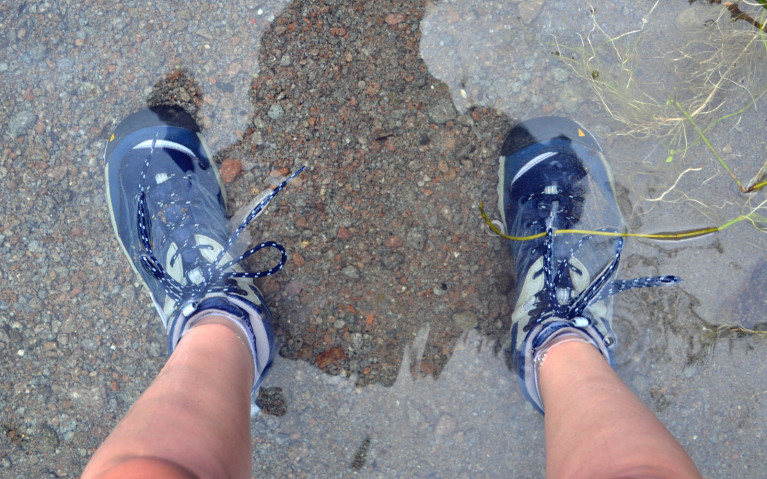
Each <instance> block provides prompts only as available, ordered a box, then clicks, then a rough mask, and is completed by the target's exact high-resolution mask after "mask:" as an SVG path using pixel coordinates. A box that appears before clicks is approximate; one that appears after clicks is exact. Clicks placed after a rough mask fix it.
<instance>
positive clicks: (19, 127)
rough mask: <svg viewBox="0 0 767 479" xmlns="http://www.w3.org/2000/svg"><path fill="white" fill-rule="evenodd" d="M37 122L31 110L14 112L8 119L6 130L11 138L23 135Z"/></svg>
mask: <svg viewBox="0 0 767 479" xmlns="http://www.w3.org/2000/svg"><path fill="white" fill-rule="evenodd" d="M35 123H37V116H36V115H35V114H34V113H32V112H31V111H21V112H19V113H16V114H15V115H13V116H12V117H11V119H10V120H9V121H8V132H9V133H10V134H11V136H12V137H13V138H16V137H18V136H21V135H24V134H26V133H27V131H28V130H29V129H30V128H32V127H33V126H34V125H35Z"/></svg>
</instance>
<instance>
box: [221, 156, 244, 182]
mask: <svg viewBox="0 0 767 479" xmlns="http://www.w3.org/2000/svg"><path fill="white" fill-rule="evenodd" d="M219 173H221V179H222V180H224V183H231V182H232V181H234V180H235V178H237V177H238V176H240V173H242V160H240V159H234V158H227V159H226V160H224V162H223V163H221V168H220V169H219Z"/></svg>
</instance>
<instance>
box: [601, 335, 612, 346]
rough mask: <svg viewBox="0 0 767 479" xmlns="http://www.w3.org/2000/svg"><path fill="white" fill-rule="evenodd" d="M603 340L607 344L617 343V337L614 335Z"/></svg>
mask: <svg viewBox="0 0 767 479" xmlns="http://www.w3.org/2000/svg"><path fill="white" fill-rule="evenodd" d="M603 341H604V343H605V346H612V345H613V344H615V338H613V337H612V336H605V339H604V340H603Z"/></svg>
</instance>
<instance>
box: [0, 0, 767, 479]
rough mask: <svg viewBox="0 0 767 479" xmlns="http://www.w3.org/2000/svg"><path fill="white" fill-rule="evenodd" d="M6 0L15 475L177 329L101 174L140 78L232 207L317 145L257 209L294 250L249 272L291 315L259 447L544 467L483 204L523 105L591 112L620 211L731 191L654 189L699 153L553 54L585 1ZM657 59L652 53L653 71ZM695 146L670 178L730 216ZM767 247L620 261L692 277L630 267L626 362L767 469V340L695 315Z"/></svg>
mask: <svg viewBox="0 0 767 479" xmlns="http://www.w3.org/2000/svg"><path fill="white" fill-rule="evenodd" d="M652 4H653V2H628V1H622V2H621V1H617V0H616V1H606V2H600V3H599V5H598V11H597V18H598V20H599V22H600V23H599V24H600V26H602V27H603V28H605V29H608V30H609V31H611V32H614V33H619V32H625V31H629V30H633V29H636V28H637V27H638V26H640V25H642V19H643V17H645V16H646V15H647V13H648V12H649V11H650V8H651V7H652ZM687 8H691V7H689V6H688V2H683V1H679V2H673V4H672V3H671V2H669V4H668V5H665V4H664V5H663V6H662V11H660V10H656V11H655V12H654V13H653V16H652V17H649V19H650V21H649V23H648V25H650V26H651V27H652V28H653V30H652V31H653V35H652V37H651V40H652V42H653V43H651V45H650V46H649V47H648V48H647V50H649V51H653V49H655V50H656V51H661V50H663V49H664V48H665V47H666V46H668V45H669V43H670V42H673V41H674V32H675V26H674V25H675V24H674V19H675V18H677V16H678V15H679V13H680V12H682V11H683V10H685V9H687ZM711 8H716V7H711ZM0 12H1V14H0V18H1V19H2V20H0V50H2V52H3V53H2V56H1V57H0V108H1V109H2V116H1V117H0V126H2V133H1V136H0V141H2V152H1V153H0V155H1V156H0V158H1V159H2V162H1V163H0V195H1V196H2V202H3V205H4V207H3V212H4V213H3V215H2V218H1V219H0V255H1V257H2V270H1V271H0V346H1V349H0V351H1V352H0V371H2V373H1V374H2V387H0V406H1V408H2V409H0V426H2V427H1V428H0V476H2V477H9V478H26V477H29V478H33V477H34V478H40V477H74V476H77V475H79V473H80V472H81V471H82V469H83V467H84V465H85V464H86V462H87V461H88V458H89V457H90V455H91V454H92V453H93V451H94V450H95V448H96V447H98V445H99V444H100V442H101V441H102V440H103V439H104V438H105V437H106V435H107V434H108V433H109V431H110V430H111V428H112V427H113V426H114V425H115V424H116V422H117V421H118V420H119V419H120V418H121V417H122V416H123V415H124V414H125V412H126V411H127V409H128V408H129V407H130V405H131V404H132V403H133V402H134V401H135V399H136V398H137V397H138V396H139V395H140V393H141V392H142V391H143V390H144V389H145V388H146V387H147V386H148V385H149V383H150V382H151V380H152V378H154V376H155V375H156V374H157V372H158V371H159V369H160V368H161V367H162V365H163V363H164V361H165V359H166V352H165V346H164V344H165V339H164V336H163V333H162V332H161V326H160V322H159V321H158V320H157V318H156V313H155V311H154V309H153V308H152V307H151V303H150V300H149V298H148V296H147V295H146V293H145V292H144V290H143V288H142V287H141V286H140V285H139V284H138V282H137V278H135V277H134V276H133V273H132V271H131V270H130V268H129V266H128V264H127V262H126V261H125V259H124V258H123V257H122V254H121V253H120V251H119V248H118V245H117V242H116V241H115V240H114V237H113V233H112V229H111V226H110V225H109V215H108V212H107V208H106V204H105V201H104V188H103V181H104V180H103V167H102V152H103V148H104V145H105V140H106V138H107V137H108V134H109V132H110V131H111V129H112V128H113V127H114V126H115V125H116V124H117V123H118V122H119V121H120V120H121V119H122V118H123V117H125V116H126V115H128V114H129V113H131V112H133V111H135V110H137V109H139V108H142V107H144V106H146V105H147V104H149V105H152V104H160V103H176V104H181V105H183V106H184V107H186V108H187V109H188V110H189V111H191V112H192V113H193V114H194V115H195V116H196V117H197V118H198V120H199V121H200V123H201V124H202V125H203V127H204V128H205V136H206V138H207V139H208V141H209V144H210V146H211V148H212V150H213V151H214V152H215V160H216V162H217V164H218V165H219V167H220V168H221V172H222V175H223V177H224V178H225V181H226V182H227V186H228V196H229V201H230V206H231V211H232V212H234V211H237V210H238V209H240V208H242V207H243V206H245V205H247V204H248V203H249V202H250V201H251V200H252V199H253V198H254V197H255V195H257V194H258V193H259V192H260V191H263V190H264V189H265V188H268V187H269V186H270V185H274V184H276V183H278V182H279V181H280V180H282V179H283V178H284V177H285V176H286V175H288V174H289V173H290V172H292V171H295V170H296V169H297V168H299V167H300V166H302V165H307V170H306V171H305V172H304V173H303V174H302V175H301V176H300V177H298V178H297V179H296V180H295V181H294V182H293V183H291V185H290V187H288V188H287V189H286V190H285V191H284V192H283V193H282V194H281V195H280V196H278V197H277V199H276V200H275V201H273V203H272V205H271V207H270V209H269V210H268V212H267V213H266V214H264V215H262V216H261V217H260V218H259V222H258V225H257V227H256V228H255V229H254V230H253V231H251V235H252V237H253V240H254V241H258V240H261V239H272V240H276V241H278V242H280V243H281V244H283V245H284V246H285V247H286V248H287V250H288V251H289V262H288V264H287V266H286V267H285V269H284V270H283V271H282V272H281V273H280V274H279V275H277V276H275V277H271V278H267V279H266V280H264V281H263V282H260V283H259V286H260V287H261V288H262V291H263V292H264V294H265V296H266V298H267V300H268V301H269V303H270V305H272V310H273V313H274V315H275V317H276V324H275V329H276V332H277V336H278V338H279V342H280V354H279V357H278V358H277V360H276V363H275V366H274V368H273V369H272V374H271V376H270V377H269V378H268V379H267V381H266V382H265V384H264V391H263V393H262V397H261V399H260V402H261V405H262V407H263V408H264V411H265V413H264V414H262V415H260V416H258V417H257V418H255V419H254V420H253V423H252V429H253V438H254V442H253V454H254V474H255V475H257V476H259V477H331V476H333V477H339V476H353V475H360V476H364V477H499V476H509V475H511V476H513V477H542V476H543V475H544V472H543V465H544V459H545V458H544V449H543V446H544V442H543V427H542V426H543V420H542V417H541V416H540V415H538V414H537V413H536V412H534V411H533V410H532V408H531V407H530V406H529V405H527V404H526V403H525V402H524V400H523V399H522V398H521V395H520V394H519V392H518V390H517V386H516V380H515V377H514V375H513V373H512V372H510V371H509V369H508V367H507V365H506V360H505V357H506V356H505V352H504V351H505V350H506V348H508V338H507V336H508V329H509V326H510V325H509V316H510V304H509V299H508V297H509V296H510V295H511V294H512V293H513V291H514V287H515V278H514V275H513V272H512V271H511V270H510V265H511V258H510V256H509V254H508V252H507V250H506V248H505V247H504V246H505V245H504V244H503V243H502V242H501V241H500V240H498V239H496V238H492V237H490V236H487V235H486V234H485V233H484V231H483V222H482V219H481V217H480V216H479V213H478V210H477V206H478V204H479V202H480V201H484V203H485V205H486V207H487V210H488V211H489V212H490V213H491V215H494V216H495V215H496V211H495V210H496V208H495V204H496V202H497V198H496V192H495V190H496V183H497V175H496V171H497V157H498V152H499V148H500V145H501V143H502V141H503V138H504V135H505V134H506V133H507V132H508V130H509V129H510V127H511V125H512V124H513V123H514V122H515V121H518V120H519V119H523V118H528V117H532V116H537V115H541V114H559V115H565V116H577V118H578V119H579V120H580V121H582V122H583V123H584V124H585V125H587V126H588V127H589V128H590V129H592V131H593V132H594V133H595V134H596V135H597V136H598V137H599V138H601V139H603V146H604V147H605V150H606V153H607V156H608V158H610V159H611V162H612V163H613V167H614V169H615V174H616V180H617V182H618V185H619V191H620V193H621V194H620V199H619V200H620V202H621V206H622V208H623V210H624V212H625V213H626V214H627V216H628V219H629V223H630V225H631V227H632V229H635V230H638V231H639V230H644V231H652V230H657V229H662V228H665V229H672V228H675V229H685V228H692V227H696V226H700V225H701V221H703V220H704V219H705V220H706V221H704V224H705V225H708V224H709V223H710V222H711V221H717V220H719V219H721V218H720V217H714V218H713V219H712V218H710V217H709V218H706V217H705V216H704V215H703V214H700V213H698V212H697V210H695V209H694V208H690V203H685V202H649V201H647V198H654V197H657V196H659V195H660V194H661V193H663V192H664V191H665V190H666V189H668V188H669V187H670V186H671V183H673V179H674V178H675V177H676V174H678V173H679V170H676V169H674V168H685V167H687V166H685V165H687V164H680V163H679V162H677V163H675V164H672V165H671V166H668V165H666V164H665V163H664V159H665V155H662V154H660V153H659V152H657V151H655V150H652V145H648V144H647V143H646V142H645V143H642V142H637V141H634V140H630V139H624V138H617V137H615V136H614V135H613V132H614V131H615V129H616V125H615V124H614V122H612V121H611V120H610V118H609V117H608V116H607V115H606V114H605V112H604V110H603V109H602V108H601V105H600V104H599V102H598V101H597V99H596V98H595V97H594V95H593V94H592V93H591V92H590V90H589V89H588V87H587V85H585V84H584V83H583V82H581V81H579V80H578V79H577V78H576V77H575V76H574V75H573V74H572V72H571V71H570V70H569V69H568V68H567V67H566V66H565V65H564V64H563V63H562V62H561V61H559V59H558V58H557V57H556V55H553V54H552V52H553V51H554V50H556V47H555V46H553V40H552V39H553V38H557V39H558V40H559V41H561V42H567V43H569V44H575V42H579V39H578V36H577V34H578V33H580V34H581V35H586V34H587V33H588V31H589V30H590V28H591V17H590V14H589V6H588V5H587V4H583V3H581V2H566V1H563V0H530V1H524V2H522V1H518V0H517V1H511V2H508V1H489V2H488V1H483V2H477V1H473V0H472V1H468V2H458V1H443V2H436V3H432V2H397V1H379V2H342V1H336V0H324V1H312V2H310V1H295V2H287V1H266V2H263V3H255V2H244V1H227V2H224V1H214V2H201V1H190V2H167V1H160V2H144V1H125V2H120V3H117V4H107V3H104V2H100V1H96V0H94V1H86V2H71V1H61V2H50V1H26V2H5V3H3V4H2V5H0ZM708 14H709V13H707V12H704V15H708ZM648 28H649V27H648ZM654 66H655V67H657V68H653V69H652V70H650V71H648V72H645V74H647V75H658V76H659V77H662V76H664V75H665V74H664V73H663V72H664V70H663V68H664V65H663V64H662V63H658V64H657V65H654ZM754 118H755V119H752V120H753V121H750V122H748V121H747V122H744V124H743V125H739V126H738V128H737V129H736V128H733V129H730V130H727V131H721V132H720V133H719V134H717V133H712V135H711V136H712V139H713V141H714V142H717V144H726V145H730V151H733V150H734V153H733V158H738V161H741V163H738V165H739V166H740V167H742V168H743V170H744V171H755V170H756V169H758V168H759V166H760V164H761V160H759V158H763V157H764V153H765V147H764V123H763V118H761V117H758V115H756V116H755V117H754ZM661 153H662V152H661ZM688 158H691V159H689V160H687V161H690V162H691V164H690V165H688V166H695V167H700V168H701V169H702V170H701V171H700V172H699V173H697V174H698V176H695V177H685V182H686V183H685V182H682V183H681V184H680V186H684V187H685V188H688V189H689V190H690V191H692V192H694V193H695V195H697V196H696V198H700V197H703V198H705V199H706V201H707V202H709V203H710V204H716V205H720V206H721V208H720V209H721V210H722V211H725V212H724V213H722V214H723V215H725V216H726V215H727V214H729V212H730V211H736V210H737V209H738V208H741V207H742V206H743V201H742V200H741V199H740V198H741V197H740V196H738V195H739V193H737V191H735V190H734V188H733V187H732V184H731V180H729V178H728V177H727V176H726V175H725V174H724V173H723V172H722V171H721V168H720V167H718V166H717V165H716V163H715V161H714V160H713V159H712V158H710V156H708V155H707V150H705V149H704V148H700V149H698V150H694V151H693V153H691V154H690V155H689V157H688ZM663 168H669V170H668V171H664V170H663ZM672 173H673V174H672ZM704 180H705V181H704ZM701 185H703V186H705V189H704V188H703V186H701ZM701 195H702V196H701ZM757 195H761V196H755V197H754V198H753V201H754V203H758V202H760V201H763V199H764V193H758V194H757ZM728 208H729V209H728ZM736 214H740V212H738V213H736ZM765 249H767V243H766V242H765V239H764V235H763V234H761V233H758V232H756V231H755V230H754V229H753V228H749V227H747V226H741V225H739V226H737V227H733V228H732V229H730V230H727V231H726V232H724V233H721V234H719V235H717V236H712V237H707V238H702V239H699V240H695V241H688V242H683V243H659V242H650V241H640V240H637V241H629V242H627V246H626V248H625V249H624V263H623V264H624V268H623V272H622V276H624V277H634V276H641V275H646V274H667V273H674V274H678V275H680V276H682V277H684V279H685V282H684V283H683V284H682V285H681V286H680V287H677V288H673V289H657V290H646V291H638V292H628V293H624V294H622V295H621V296H619V299H617V301H616V312H615V328H616V330H617V331H618V333H619V338H620V339H621V341H622V345H623V346H622V349H621V351H620V353H619V358H618V359H619V367H618V369H619V372H620V373H621V374H622V376H623V377H624V378H626V380H627V382H628V383H629V385H630V386H631V387H632V388H633V389H634V390H635V391H636V392H637V393H638V394H639V396H640V397H641V398H642V399H643V400H644V401H645V402H646V403H647V404H649V405H650V407H651V408H652V409H653V410H654V411H655V412H656V413H657V414H658V415H659V417H660V418H661V419H662V420H663V421H664V423H665V424H667V425H668V427H669V429H670V430H671V432H672V433H673V434H674V435H675V436H676V437H677V438H678V439H679V440H680V442H681V443H682V444H683V445H684V446H685V447H686V449H687V450H688V451H689V452H690V454H691V455H692V457H693V459H694V460H695V462H696V463H697V464H698V466H699V467H700V469H701V471H702V473H703V475H704V476H705V477H765V476H767V466H765V465H766V464H767V458H765V453H764V451H765V447H764V446H765V439H764V437H763V435H764V427H763V424H764V423H765V421H766V420H767V417H765V416H767V408H765V404H766V403H765V401H767V381H765V379H767V371H766V370H765V364H767V361H765V360H764V359H765V348H766V347H767V344H765V342H764V340H761V339H759V338H754V337H747V338H733V339H727V340H718V341H711V340H707V339H706V337H705V336H704V334H703V332H704V331H703V326H704V324H705V323H715V324H720V323H739V322H741V321H742V323H743V324H744V325H746V326H748V327H754V325H758V323H760V322H763V320H762V319H760V316H761V311H762V310H763V308H764V306H765V301H766V300H767V296H765V292H764V291H765V290H764V281H765V279H764V274H763V272H762V270H763V269H764V264H765V263H764V261H765V260H764V259H763V258H764V251H765ZM272 259H273V258H270V257H266V258H263V259H262V261H264V262H265V263H264V264H270V263H269V262H270V260H272ZM258 264H259V263H258V261H255V262H254V263H253V264H252V267H254V268H257V267H258ZM746 318H748V319H746Z"/></svg>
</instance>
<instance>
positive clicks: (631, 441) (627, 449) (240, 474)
mask: <svg viewBox="0 0 767 479" xmlns="http://www.w3.org/2000/svg"><path fill="white" fill-rule="evenodd" d="M243 341H244V338H243V337H242V333H241V332H239V331H238V330H237V328H235V327H233V326H231V325H229V324H228V323H227V321H226V320H225V319H216V318H212V319H206V320H204V321H201V322H200V324H198V325H196V326H195V327H194V328H192V329H191V330H190V331H189V333H187V334H186V335H185V336H184V338H183V340H182V341H181V342H180V343H179V345H178V347H177V349H176V351H175V352H174V354H173V355H172V356H171V358H170V359H169V360H168V363H167V364H166V365H165V367H164V368H163V370H162V371H161V372H160V374H159V375H158V377H157V379H156V380H155V381H154V382H153V383H152V385H151V386H150V387H149V389H147V391H146V392H145V393H144V394H143V395H142V396H141V397H140V398H139V399H138V401H136V403H135V404H134V405H133V407H132V408H131V409H130V411H128V414H127V415H126V416H125V418H124V419H123V420H122V421H121V422H120V423H119V424H118V425H117V427H116V428H115V429H114V431H113V432H112V434H110V436H109V437H108V438H107V439H106V440H105V441H104V443H103V444H102V445H101V447H100V448H99V449H98V450H97V451H96V453H95V454H94V455H93V457H92V458H91V461H90V463H89V464H88V466H87V467H86V469H85V472H84V473H83V476H82V477H83V478H84V479H93V478H98V479H111V478H120V479H130V478H134V477H135V478H145V477H157V478H167V479H205V478H248V477H250V471H251V461H252V459H251V458H252V450H251V439H250V421H249V413H250V385H251V384H252V383H253V362H252V359H251V356H250V350H249V348H248V347H247V345H246V343H244V342H243ZM211 358H215V360H211ZM538 378H539V386H540V390H541V397H542V398H543V403H544V407H545V409H546V415H545V428H546V477H547V478H549V479H563V478H584V477H588V478H590V479H598V478H605V479H606V478H614V479H617V478H674V479H681V478H700V477H701V476H700V474H699V473H698V471H697V469H696V468H695V465H694V464H693V462H692V460H691V459H690V457H689V456H688V455H687V453H686V452H685V451H684V449H683V448H682V447H681V446H680V445H679V443H678V442H677V441H676V440H675V439H674V437H673V436H671V434H670V433H669V432H668V431H667V430H666V428H665V427H664V426H663V424H661V422H660V421H659V420H658V419H657V418H656V417H655V415H654V414H653V413H652V412H651V411H650V410H649V409H648V408H647V407H646V406H645V405H644V404H642V402H641V401H640V400H639V399H638V398H637V397H636V396H635V395H634V394H633V393H632V392H631V390H630V389H629V388H628V387H627V386H626V385H625V384H624V383H623V381H621V379H620V378H619V377H618V375H617V374H616V373H615V371H613V369H612V368H611V367H610V366H609V365H608V364H607V362H606V361H605V359H604V358H603V357H602V356H601V354H600V353H599V352H598V351H597V349H596V348H594V347H593V346H591V345H590V344H587V343H583V342H580V341H573V342H567V343H562V344H559V345H557V346H556V347H553V348H552V349H551V350H549V352H548V353H547V356H546V359H545V361H544V362H543V364H542V365H541V367H540V370H539V376H538ZM192 391H193V394H190V392H192Z"/></svg>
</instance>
